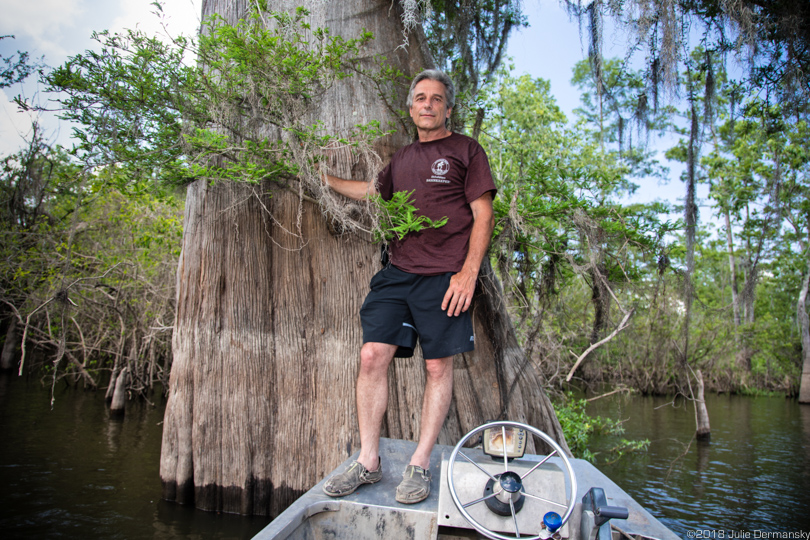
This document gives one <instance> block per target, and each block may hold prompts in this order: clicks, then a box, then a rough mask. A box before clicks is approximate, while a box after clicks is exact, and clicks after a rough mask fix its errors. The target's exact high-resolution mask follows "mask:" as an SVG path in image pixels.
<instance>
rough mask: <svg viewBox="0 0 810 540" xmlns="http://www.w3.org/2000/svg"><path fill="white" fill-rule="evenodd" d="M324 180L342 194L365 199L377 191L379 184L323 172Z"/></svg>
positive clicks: (351, 197)
mask: <svg viewBox="0 0 810 540" xmlns="http://www.w3.org/2000/svg"><path fill="white" fill-rule="evenodd" d="M323 182H324V184H326V185H327V186H329V187H330V188H332V189H334V190H335V191H337V192H338V193H340V194H341V195H345V196H346V197H349V198H350V199H357V200H358V201H359V200H363V199H365V198H366V197H371V196H372V195H375V194H376V193H377V186H376V183H375V182H361V181H358V180H347V179H345V178H338V177H337V176H332V175H331V174H326V173H323Z"/></svg>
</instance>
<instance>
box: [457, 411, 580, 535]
mask: <svg viewBox="0 0 810 540" xmlns="http://www.w3.org/2000/svg"><path fill="white" fill-rule="evenodd" d="M506 428H517V429H522V430H524V431H526V432H529V433H532V434H534V435H535V436H537V437H539V438H540V439H542V440H543V441H544V442H546V443H547V444H548V445H549V446H550V447H551V448H553V450H554V451H553V452H551V453H550V454H549V455H547V456H545V457H544V458H543V459H541V460H540V461H539V462H538V463H537V464H536V465H534V466H533V467H532V468H531V469H530V470H529V471H528V472H526V473H524V474H523V475H522V476H521V475H520V474H518V473H516V472H514V471H510V470H509V459H508V458H507V455H506V454H507V452H506V449H505V448H504V452H503V455H504V458H503V464H504V471H503V472H502V473H500V474H497V475H493V474H491V473H489V472H487V471H486V470H484V469H483V468H482V467H481V466H480V465H478V464H477V463H475V461H473V460H472V459H470V458H469V457H468V456H467V455H465V454H464V453H463V452H462V451H461V449H462V447H463V446H464V444H465V443H467V441H469V440H470V439H472V438H473V437H474V436H475V435H477V434H478V433H480V432H482V431H484V430H486V429H496V430H499V431H501V433H502V440H503V441H506ZM504 446H506V445H505V444H504ZM554 454H557V455H558V456H559V457H560V458H561V459H562V462H563V464H564V465H565V468H564V471H563V473H564V475H565V478H567V479H568V481H567V483H568V484H569V486H570V488H571V495H570V497H568V500H567V501H565V503H561V502H556V501H552V500H549V499H546V498H544V497H540V496H539V495H535V494H531V493H528V492H526V491H525V490H524V488H523V485H522V481H523V479H525V478H526V477H527V476H529V475H530V474H532V473H533V472H534V471H535V470H537V469H538V468H539V467H540V466H541V465H543V463H545V462H546V461H547V460H548V459H549V458H551V457H552V456H553V455H554ZM459 457H461V458H463V459H465V460H466V461H468V462H469V463H471V464H472V465H474V466H475V467H476V468H477V469H479V470H480V471H481V472H482V473H484V474H485V475H486V476H488V477H489V482H488V483H487V491H489V487H490V486H493V485H494V486H496V489H493V490H492V494H491V495H485V496H483V497H481V498H479V499H474V500H472V501H468V502H462V501H461V500H460V499H459V496H458V493H457V491H456V486H455V483H454V481H453V471H454V468H455V464H456V460H457V459H458V458H459ZM499 459H500V458H499ZM498 486H499V488H498ZM447 487H448V489H449V491H450V495H451V497H452V498H453V502H454V503H455V505H456V508H458V511H459V512H461V515H463V516H464V518H465V519H466V520H467V521H468V522H469V523H470V525H472V526H473V528H474V529H475V530H476V531H478V532H479V533H481V534H483V535H484V536H486V537H487V538H491V539H494V540H517V539H518V538H519V539H521V540H540V539H542V538H548V537H550V536H551V534H550V532H549V530H548V529H545V530H543V531H541V534H538V535H537V536H526V535H525V534H521V533H520V531H519V530H518V522H517V512H518V511H519V510H520V505H516V504H515V503H516V502H518V499H519V502H520V504H522V502H523V496H525V497H528V498H530V499H536V500H539V501H542V502H545V503H547V504H550V505H552V506H556V507H558V508H560V509H561V510H562V509H565V512H564V513H563V515H562V517H561V519H560V520H559V522H558V523H556V524H555V528H554V531H556V530H559V529H560V528H561V527H562V526H563V525H564V524H565V523H566V522H567V521H568V518H569V517H571V513H572V512H573V511H574V506H576V493H577V481H576V476H575V475H574V470H573V468H572V467H571V462H570V461H568V458H567V457H566V455H565V452H564V451H563V449H562V448H561V447H560V445H559V444H557V442H556V441H555V440H554V439H552V438H551V437H549V436H548V435H547V434H545V433H543V432H542V431H540V430H539V429H537V428H534V427H532V426H529V425H526V424H521V423H519V422H508V421H499V422H490V423H488V424H484V425H482V426H478V427H477V428H475V429H473V430H472V431H470V432H469V433H467V434H466V435H465V436H464V437H463V438H462V439H461V440H460V441H459V442H458V444H456V446H455V448H453V452H452V454H450V460H449V462H448V464H447ZM496 497H498V498H499V499H503V498H506V499H507V501H506V502H504V501H503V500H500V504H502V505H503V506H504V507H505V508H507V509H508V510H507V511H506V512H504V513H503V514H501V515H505V516H509V515H511V517H512V523H513V527H514V529H515V535H514V536H508V535H504V534H500V533H497V532H495V531H493V530H491V529H488V528H486V527H485V526H484V525H482V524H481V523H479V522H478V521H477V520H476V519H475V518H473V517H472V516H471V515H470V513H469V512H468V511H467V508H469V507H471V506H473V505H475V504H478V503H482V502H487V501H489V500H494V499H495V498H496ZM487 506H489V507H490V509H492V506H490V503H488V504H487ZM498 513H500V512H498ZM554 531H551V532H554Z"/></svg>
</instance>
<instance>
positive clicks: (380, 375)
mask: <svg viewBox="0 0 810 540" xmlns="http://www.w3.org/2000/svg"><path fill="white" fill-rule="evenodd" d="M396 351H397V346H396V345H388V344H385V343H366V344H365V345H363V348H362V349H361V351H360V373H359V374H358V375H357V389H356V392H357V422H358V424H359V425H360V455H359V456H358V457H357V461H359V462H360V463H362V464H363V466H364V467H365V468H366V469H368V470H369V471H376V470H377V468H378V467H379V463H380V460H379V456H380V431H381V430H382V421H383V415H384V414H385V409H386V407H388V366H389V365H390V364H391V360H393V359H394V354H395V353H396Z"/></svg>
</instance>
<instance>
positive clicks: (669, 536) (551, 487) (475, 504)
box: [254, 421, 678, 540]
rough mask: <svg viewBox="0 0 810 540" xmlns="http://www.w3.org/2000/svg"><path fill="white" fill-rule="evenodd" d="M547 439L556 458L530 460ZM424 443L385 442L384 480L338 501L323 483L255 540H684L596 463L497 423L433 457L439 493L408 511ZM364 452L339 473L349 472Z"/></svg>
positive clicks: (533, 433)
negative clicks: (535, 445)
mask: <svg viewBox="0 0 810 540" xmlns="http://www.w3.org/2000/svg"><path fill="white" fill-rule="evenodd" d="M530 440H531V442H537V441H543V442H545V443H546V444H547V445H548V446H549V447H551V448H552V449H553V451H552V452H551V453H550V454H548V455H535V454H529V453H526V449H527V448H531V447H532V444H531V443H530ZM414 448H415V443H412V442H407V441H401V440H394V439H383V440H382V441H381V445H380V457H381V463H382V466H383V472H384V474H383V479H382V480H381V481H380V482H378V483H376V484H371V485H367V486H362V487H361V488H360V489H358V490H357V491H356V492H354V493H352V494H351V495H348V496H346V497H341V498H338V499H335V498H331V497H329V496H327V495H326V494H324V493H323V491H322V486H323V483H324V482H325V479H324V480H321V482H319V483H318V484H317V485H316V486H314V487H313V488H312V489H311V490H309V491H308V492H307V493H305V494H304V495H303V496H302V497H300V498H299V499H298V500H297V501H295V502H294V503H293V504H292V505H291V506H290V507H289V508H287V510H285V511H284V512H283V513H282V514H281V515H279V516H278V517H277V518H276V519H274V520H273V521H272V522H271V523H270V524H269V525H268V526H267V527H265V528H264V529H263V530H262V531H261V532H260V533H259V534H258V535H256V536H255V537H254V539H255V540H286V539H291V540H292V539H296V540H298V539H301V540H310V539H312V540H320V539H343V538H347V539H351V540H362V539H380V538H391V539H396V540H399V539H406V538H412V539H417V540H422V539H425V540H433V539H436V540H464V539H481V538H490V539H496V540H517V539H523V540H540V539H542V540H545V539H549V538H553V539H555V540H563V539H565V540H623V539H634V540H645V539H658V540H675V539H677V538H678V537H677V535H675V534H674V533H673V532H672V531H670V530H669V529H667V528H666V527H665V526H664V525H662V524H661V523H660V522H659V521H658V520H657V519H655V518H654V517H653V516H652V515H650V513H649V512H647V511H646V510H644V508H642V507H641V505H639V504H638V503H637V502H636V501H635V500H633V499H632V498H631V497H630V496H629V495H627V493H625V492H624V491H623V490H622V489H621V488H619V487H618V486H617V485H616V484H614V483H613V482H612V481H611V480H610V479H608V478H607V477H606V476H605V475H604V474H602V473H601V472H599V471H598V470H597V469H596V468H595V467H594V466H593V465H592V464H590V463H589V462H587V461H584V460H580V459H572V458H568V457H567V456H566V455H565V453H564V452H563V450H562V449H561V448H560V447H559V445H557V443H556V442H555V441H554V440H553V439H552V438H551V437H549V436H548V435H546V434H545V433H543V432H542V431H540V430H537V429H536V428H533V427H531V426H528V425H525V424H520V423H517V422H507V421H502V422H491V423H488V424H485V425H483V426H480V427H478V428H476V429H474V430H472V431H471V432H469V433H468V434H467V435H465V436H464V437H463V438H462V439H461V440H460V441H459V442H458V444H456V446H455V447H448V446H442V445H437V446H436V447H435V448H434V450H433V454H432V456H431V476H432V484H431V488H432V489H431V493H430V496H429V497H428V498H427V499H425V500H424V501H422V502H420V503H417V504H414V505H405V504H400V503H398V502H396V501H395V499H394V493H395V491H396V486H397V485H398V484H399V481H400V478H401V472H402V471H404V470H405V467H406V465H407V460H408V459H409V458H410V455H411V454H412V453H413V450H414ZM355 458H356V455H354V456H352V457H350V458H349V459H348V460H347V461H346V462H345V463H344V464H342V465H341V466H340V468H339V469H337V470H342V468H343V467H346V466H347V465H348V464H349V463H351V461H353V460H354V459H355Z"/></svg>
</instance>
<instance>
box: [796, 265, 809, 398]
mask: <svg viewBox="0 0 810 540" xmlns="http://www.w3.org/2000/svg"><path fill="white" fill-rule="evenodd" d="M803 277H804V279H803V280H802V288H801V292H800V293H799V300H798V302H796V314H797V318H798V319H799V331H800V332H801V334H802V358H803V361H802V382H801V386H800V387H799V403H810V317H808V315H807V292H808V289H810V261H808V263H807V268H805V271H804V276H803Z"/></svg>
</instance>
